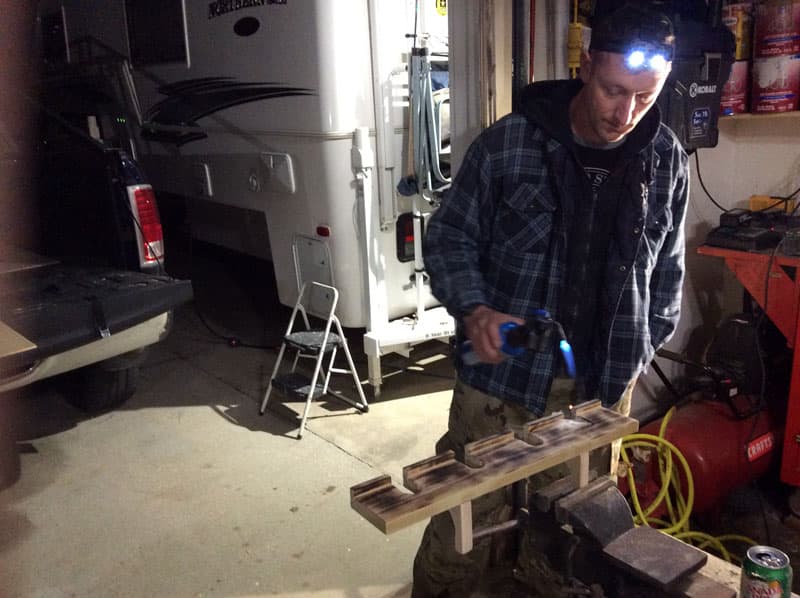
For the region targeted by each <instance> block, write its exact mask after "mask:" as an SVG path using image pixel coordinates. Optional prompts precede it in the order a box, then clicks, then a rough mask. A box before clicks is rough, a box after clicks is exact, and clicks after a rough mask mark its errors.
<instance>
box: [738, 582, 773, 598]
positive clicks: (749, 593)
mask: <svg viewBox="0 0 800 598" xmlns="http://www.w3.org/2000/svg"><path fill="white" fill-rule="evenodd" d="M741 590H742V592H741V594H742V595H741V598H782V596H783V588H782V587H781V582H779V581H777V580H775V581H761V580H760V579H753V578H752V577H744V578H743V579H742V588H741Z"/></svg>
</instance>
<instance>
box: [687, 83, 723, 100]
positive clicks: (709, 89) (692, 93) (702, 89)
mask: <svg viewBox="0 0 800 598" xmlns="http://www.w3.org/2000/svg"><path fill="white" fill-rule="evenodd" d="M704 93H717V86H716V85H698V84H697V83H692V84H691V85H690V86H689V97H692V98H696V97H697V96H698V95H702V94H704Z"/></svg>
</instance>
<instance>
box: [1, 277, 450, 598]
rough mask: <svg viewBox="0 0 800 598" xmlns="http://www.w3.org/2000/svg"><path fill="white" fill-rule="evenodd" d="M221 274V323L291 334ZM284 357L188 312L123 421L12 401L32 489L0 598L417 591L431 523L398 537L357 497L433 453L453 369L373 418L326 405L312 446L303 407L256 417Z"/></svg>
mask: <svg viewBox="0 0 800 598" xmlns="http://www.w3.org/2000/svg"><path fill="white" fill-rule="evenodd" d="M212 266H213V264H212ZM212 270H213V268H212ZM209 272H210V275H211V278H213V280H214V281H215V282H214V284H213V285H206V284H205V282H207V281H208V279H205V280H204V279H203V277H205V276H206V275H208V274H209ZM209 272H206V273H205V274H203V276H201V277H198V278H197V282H196V285H195V287H196V297H197V301H196V305H197V307H199V308H200V313H203V310H205V313H204V319H205V321H206V323H207V324H208V325H211V326H212V327H213V328H214V329H215V330H216V331H217V332H218V333H222V334H223V335H235V336H238V337H240V338H241V340H242V342H244V343H245V344H249V343H266V344H270V343H271V342H274V341H277V339H279V338H280V336H279V335H280V331H282V329H283V327H284V326H285V324H286V321H287V320H286V318H285V315H286V312H285V309H284V308H281V307H280V306H279V305H277V302H276V301H275V300H274V297H273V296H267V297H265V296H264V293H262V292H261V291H257V292H255V293H254V292H253V289H252V288H247V287H248V284H247V283H245V284H233V283H235V282H237V281H234V280H225V277H226V276H228V275H230V272H229V271H228V270H227V269H226V268H218V269H217V270H216V271H215V272H212V271H209ZM233 276H234V277H235V273H234V274H233ZM238 282H239V283H241V282H242V279H239V281H238ZM228 283H231V284H228ZM220 289H224V295H225V305H226V306H227V309H221V308H220V305H221V302H220V301H219V299H220V297H219V293H220ZM266 294H267V295H270V291H266ZM262 300H263V301H264V303H262V304H261V305H260V306H256V305H255V304H254V302H255V303H258V302H260V301H262ZM257 307H260V309H258V308H257ZM436 345H437V344H435V343H434V346H433V353H434V355H435V354H436V353H437V352H439V351H440V349H441V347H443V345H442V346H441V347H439V348H437V346H436ZM358 346H359V347H360V344H359V345H358ZM428 353H430V351H429V352H428ZM274 359H275V353H274V352H273V351H270V350H262V349H254V348H249V347H244V346H240V347H237V348H231V347H230V346H229V345H228V344H227V343H226V342H225V341H224V339H221V338H219V337H218V336H215V335H214V334H212V333H211V332H210V331H209V330H208V329H207V328H206V327H205V326H204V324H203V323H202V322H201V320H200V318H199V317H198V312H197V311H196V309H195V305H187V306H184V307H182V308H180V309H179V310H178V311H177V314H176V321H175V326H174V328H173V330H172V332H171V334H170V336H169V337H168V338H167V339H166V340H165V341H164V342H163V343H161V344H159V345H157V346H155V347H153V350H152V351H151V352H150V355H149V357H148V360H147V362H146V364H145V365H144V366H143V368H142V371H141V380H140V385H139V391H138V393H137V394H136V395H135V396H134V397H133V398H132V399H131V400H130V401H129V402H128V403H126V404H125V405H124V406H122V407H121V408H118V409H116V410H114V411H112V412H109V413H106V414H103V415H100V416H97V417H88V416H86V414H84V413H82V412H80V411H77V410H75V409H74V408H72V407H71V406H70V405H68V404H67V403H66V402H65V401H64V400H63V397H62V396H61V395H60V394H59V393H58V390H57V387H56V386H55V385H54V384H48V383H41V384H39V385H37V386H35V387H33V388H32V389H30V392H28V393H27V396H24V397H20V398H17V399H15V400H13V402H12V403H11V405H12V406H13V408H14V409H13V410H14V413H15V415H16V417H17V418H18V422H19V423H18V425H17V429H18V431H19V437H20V447H21V449H22V453H23V454H22V476H21V479H20V480H19V481H18V482H17V483H16V484H15V485H14V486H12V487H11V488H9V489H8V490H5V491H4V492H2V493H0V555H1V556H0V579H2V580H3V581H2V584H1V585H0V596H3V597H11V596H25V597H30V596H35V597H46V598H51V597H61V596H103V597H105V596H269V595H281V596H346V597H348V598H350V597H353V598H356V597H358V598H360V597H364V598H368V597H382V596H390V595H397V596H404V595H407V594H408V584H409V582H410V579H411V563H412V560H413V556H414V553H415V551H416V548H417V546H418V543H419V539H420V536H421V533H422V527H421V526H416V527H413V528H410V529H407V530H404V531H402V532H400V533H397V534H393V535H392V536H389V537H387V536H384V535H383V534H382V533H381V532H379V531H378V530H377V529H376V528H374V527H373V526H372V525H370V524H368V523H367V522H366V521H365V520H363V519H362V518H361V517H360V516H359V515H358V514H356V513H355V511H353V510H352V509H351V508H350V505H349V500H350V498H349V488H350V486H352V485H354V484H356V483H358V482H362V481H365V480H368V479H371V478H373V477H376V476H379V475H382V474H389V475H392V476H393V477H395V478H396V479H397V480H400V479H401V478H400V476H401V469H402V466H403V465H405V464H408V463H411V462H414V461H416V460H419V459H422V458H424V457H427V456H429V455H430V454H432V451H433V445H434V442H435V440H436V438H438V436H439V435H440V434H441V433H442V431H443V430H444V429H445V427H446V419H447V409H448V406H449V399H450V393H449V392H448V389H449V388H451V386H452V378H451V368H450V366H449V364H448V362H447V360H445V359H441V360H439V361H434V363H433V365H430V366H425V367H424V368H423V369H422V371H421V372H420V373H413V372H406V373H403V374H401V375H397V376H393V377H391V378H389V379H388V380H387V383H386V385H385V386H384V392H383V394H382V396H381V400H380V401H377V402H373V403H372V405H371V410H370V412H369V413H368V414H360V413H358V412H357V411H356V410H355V409H352V408H350V407H347V406H346V405H344V404H342V403H340V402H338V401H330V402H326V401H322V402H319V403H315V404H314V405H313V408H312V412H311V416H310V418H309V420H308V426H307V431H306V434H305V435H304V437H303V438H302V440H300V441H298V440H296V439H295V437H294V433H295V430H296V427H297V419H296V413H298V412H299V411H300V407H301V405H299V404H296V403H291V402H285V401H283V400H282V398H281V397H280V396H279V395H273V397H275V400H274V402H273V401H271V404H270V409H268V412H267V413H266V414H265V415H264V416H259V415H258V405H259V403H260V400H261V394H262V392H263V390H264V387H265V384H266V381H267V378H268V373H269V372H270V371H271V367H272V364H273V363H274ZM434 359H435V356H434ZM401 361H402V363H401V362H398V361H397V360H395V362H396V363H397V365H398V366H399V367H406V366H413V364H412V363H411V362H409V361H406V360H401ZM391 362H392V360H391V359H387V360H386V362H385V363H386V370H387V371H390V370H391V369H392V367H391ZM346 386H347V385H346V384H345V385H344V386H343V387H344V388H346ZM6 398H7V399H8V400H10V399H9V398H8V397H6Z"/></svg>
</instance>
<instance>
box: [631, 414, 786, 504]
mask: <svg viewBox="0 0 800 598" xmlns="http://www.w3.org/2000/svg"><path fill="white" fill-rule="evenodd" d="M662 419H663V418H662ZM662 419H658V420H656V421H653V422H650V423H649V424H647V425H646V426H644V427H643V428H642V429H641V430H640V432H643V433H646V434H653V435H656V436H657V435H658V433H659V429H660V427H661V422H662ZM776 419H777V418H775V417H771V416H770V414H769V411H768V410H761V411H759V412H758V413H755V414H752V415H750V416H748V417H737V416H736V415H735V414H734V413H733V410H732V408H731V406H730V405H728V404H727V403H723V402H720V401H713V400H705V399H704V400H698V401H693V402H689V403H685V404H684V405H681V406H680V407H678V408H677V409H676V411H675V412H674V413H673V415H672V417H671V418H670V420H669V422H668V423H667V429H666V432H665V433H664V437H665V438H666V439H667V440H669V441H670V442H672V444H674V445H675V446H676V447H677V448H678V450H680V451H681V453H682V454H683V456H684V457H685V458H686V461H687V462H688V464H689V468H690V469H691V471H692V478H693V480H694V491H695V495H694V507H693V509H692V510H693V512H695V513H704V512H708V511H710V510H712V509H714V508H715V507H717V506H719V504H720V502H721V500H722V499H723V498H725V497H726V496H727V495H728V494H730V493H731V492H732V491H733V490H735V489H737V488H740V487H742V486H745V485H746V484H747V483H749V482H750V481H752V480H754V479H757V478H759V477H760V476H762V475H763V474H764V473H766V471H767V469H768V468H769V466H770V465H771V464H772V463H773V461H774V460H775V459H777V458H778V455H779V450H780V449H779V447H780V446H781V445H782V443H781V437H782V434H783V432H782V429H781V428H780V427H779V426H778V422H777V421H776ZM677 466H678V467H680V465H679V464H677ZM649 471H650V472H651V473H650V475H654V474H655V472H657V471H658V470H657V466H655V467H653V468H650V469H649ZM659 481H660V480H659ZM641 482H642V483H643V484H647V483H648V480H641ZM649 485H650V486H652V480H649ZM636 486H637V488H639V486H640V480H639V479H637V483H636ZM682 487H683V488H685V483H684V484H682ZM685 494H686V491H685V489H684V495H685Z"/></svg>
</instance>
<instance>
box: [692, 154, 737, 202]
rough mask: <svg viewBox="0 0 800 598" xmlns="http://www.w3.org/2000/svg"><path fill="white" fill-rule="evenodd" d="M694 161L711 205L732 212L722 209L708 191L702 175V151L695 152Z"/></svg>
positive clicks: (699, 179) (698, 176)
mask: <svg viewBox="0 0 800 598" xmlns="http://www.w3.org/2000/svg"><path fill="white" fill-rule="evenodd" d="M694 161H695V164H696V165H697V180H698V181H700V186H701V187H702V188H703V191H705V193H706V195H707V196H708V199H710V200H711V203H713V204H714V205H715V206H717V208H719V209H720V210H722V211H723V212H729V211H730V210H729V209H728V208H724V207H722V206H721V205H720V204H719V203H718V202H717V200H716V199H714V198H713V197H712V196H711V193H709V192H708V189H706V184H705V183H704V182H703V176H702V175H701V174H700V151H699V150H695V152H694Z"/></svg>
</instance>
